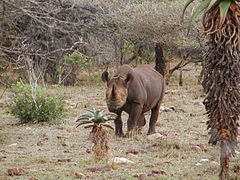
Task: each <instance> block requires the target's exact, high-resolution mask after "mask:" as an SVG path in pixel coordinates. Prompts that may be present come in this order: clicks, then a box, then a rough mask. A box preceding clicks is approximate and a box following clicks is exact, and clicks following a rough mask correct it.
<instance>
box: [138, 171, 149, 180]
mask: <svg viewBox="0 0 240 180" xmlns="http://www.w3.org/2000/svg"><path fill="white" fill-rule="evenodd" d="M146 179H147V174H145V173H143V174H140V175H139V176H138V180H146Z"/></svg>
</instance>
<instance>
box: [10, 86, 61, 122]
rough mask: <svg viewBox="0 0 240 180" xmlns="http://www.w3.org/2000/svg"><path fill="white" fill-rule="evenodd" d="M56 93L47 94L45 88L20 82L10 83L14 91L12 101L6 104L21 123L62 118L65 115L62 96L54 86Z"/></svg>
mask: <svg viewBox="0 0 240 180" xmlns="http://www.w3.org/2000/svg"><path fill="white" fill-rule="evenodd" d="M55 88H56V90H57V94H56V95H49V94H47V90H46V88H42V87H41V86H37V87H36V88H33V87H32V86H30V85H29V84H21V83H20V82H18V83H16V84H14V85H12V90H13V92H14V95H13V99H12V101H11V102H10V103H9V104H8V107H9V109H10V112H9V113H11V114H12V115H14V116H15V117H17V118H19V119H20V121H21V122H22V123H27V122H32V123H38V122H46V121H52V120H56V119H62V118H63V117H64V116H65V115H66V108H65V103H64V96H63V94H62V93H61V91H60V88H57V87H55Z"/></svg>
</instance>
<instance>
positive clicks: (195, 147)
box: [191, 146, 202, 151]
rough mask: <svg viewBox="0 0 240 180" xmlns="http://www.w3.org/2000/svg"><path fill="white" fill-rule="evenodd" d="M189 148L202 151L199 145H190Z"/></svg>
mask: <svg viewBox="0 0 240 180" xmlns="http://www.w3.org/2000/svg"><path fill="white" fill-rule="evenodd" d="M191 149H192V150H195V151H202V149H201V148H200V147H199V146H192V147H191Z"/></svg>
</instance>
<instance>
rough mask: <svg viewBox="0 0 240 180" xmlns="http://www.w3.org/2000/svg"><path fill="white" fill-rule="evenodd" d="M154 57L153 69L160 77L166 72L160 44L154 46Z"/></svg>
mask: <svg viewBox="0 0 240 180" xmlns="http://www.w3.org/2000/svg"><path fill="white" fill-rule="evenodd" d="M155 57H156V61H155V62H156V65H155V69H156V71H158V72H159V73H160V74H161V75H163V76H164V75H165V72H166V64H165V58H164V55H163V48H162V45H161V43H157V44H156V46H155Z"/></svg>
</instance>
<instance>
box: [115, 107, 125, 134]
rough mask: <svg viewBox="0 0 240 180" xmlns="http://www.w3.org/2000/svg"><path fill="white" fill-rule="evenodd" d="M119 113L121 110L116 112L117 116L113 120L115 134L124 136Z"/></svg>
mask: <svg viewBox="0 0 240 180" xmlns="http://www.w3.org/2000/svg"><path fill="white" fill-rule="evenodd" d="M121 113H122V112H119V113H117V118H116V119H115V120H114V123H115V135H116V136H118V137H123V136H124V134H123V130H122V126H123V123H122V118H121Z"/></svg>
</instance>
